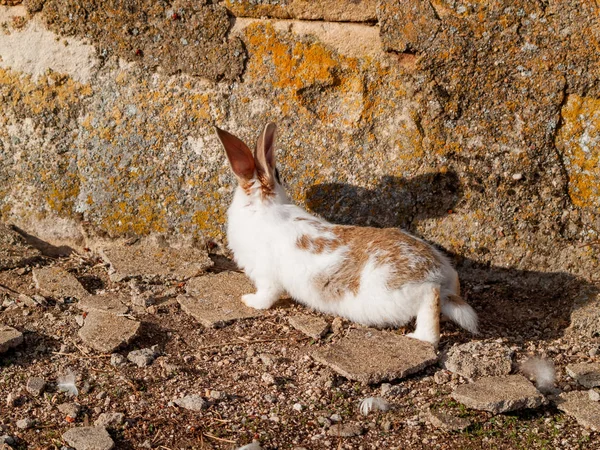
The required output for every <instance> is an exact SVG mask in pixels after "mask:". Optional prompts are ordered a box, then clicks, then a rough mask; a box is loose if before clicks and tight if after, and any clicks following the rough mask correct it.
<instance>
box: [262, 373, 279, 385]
mask: <svg viewBox="0 0 600 450" xmlns="http://www.w3.org/2000/svg"><path fill="white" fill-rule="evenodd" d="M260 378H261V380H263V381H264V382H265V383H266V384H275V383H276V382H275V377H274V376H273V375H271V374H270V373H268V372H265V373H263V374H262V375H261V377H260Z"/></svg>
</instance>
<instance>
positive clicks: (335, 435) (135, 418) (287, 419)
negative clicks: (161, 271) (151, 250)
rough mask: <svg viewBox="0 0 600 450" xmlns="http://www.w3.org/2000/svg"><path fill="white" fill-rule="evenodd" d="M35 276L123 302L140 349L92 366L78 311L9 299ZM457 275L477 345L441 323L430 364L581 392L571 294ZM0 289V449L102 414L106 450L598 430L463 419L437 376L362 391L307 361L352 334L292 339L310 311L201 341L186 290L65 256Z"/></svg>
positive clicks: (585, 442)
mask: <svg viewBox="0 0 600 450" xmlns="http://www.w3.org/2000/svg"><path fill="white" fill-rule="evenodd" d="M213 259H214V260H215V262H216V264H215V266H214V267H213V269H212V271H215V272H218V271H221V270H226V269H231V268H232V264H231V262H229V261H227V260H226V259H224V258H222V257H217V256H215V257H213ZM36 266H38V267H41V266H60V267H62V268H64V269H65V270H66V271H68V272H69V273H71V274H72V275H74V276H75V277H76V278H77V279H78V280H79V281H80V282H81V283H82V285H83V286H84V287H85V289H86V290H87V291H89V292H90V293H92V294H95V293H101V292H120V293H123V294H125V295H126V296H130V297H131V298H132V303H131V304H130V305H129V306H130V313H129V315H130V316H133V317H135V318H136V319H138V320H139V321H141V323H142V325H141V328H140V333H139V335H138V337H137V338H136V339H135V340H134V341H133V342H132V343H130V344H129V345H128V346H127V347H125V348H122V349H120V350H118V351H117V353H116V354H112V355H111V354H101V353H99V352H96V351H94V350H92V349H91V348H89V347H88V346H86V345H85V344H84V343H83V342H82V341H81V339H80V338H79V337H78V334H77V332H78V330H79V328H80V325H79V323H81V321H82V312H81V310H80V309H79V308H78V307H77V301H76V300H73V299H68V298H67V299H66V300H65V299H55V298H52V297H45V302H44V301H43V300H42V298H41V297H35V299H37V301H38V303H36V304H32V305H29V306H27V305H25V304H24V302H23V301H15V299H16V298H18V295H17V293H20V294H26V295H27V296H30V297H32V296H34V295H39V291H38V290H37V289H36V287H35V283H34V280H33V273H32V272H33V269H34V268H35V267H36ZM463 274H464V277H463V279H464V282H463V284H464V292H465V294H466V297H467V298H468V300H469V302H470V303H471V304H472V305H473V306H474V307H475V308H476V309H477V310H478V312H479V314H480V317H481V322H482V326H481V329H482V333H481V334H480V335H479V336H475V337H474V336H470V335H468V334H467V333H466V332H464V331H462V330H459V329H458V328H456V327H455V326H454V325H452V324H450V323H444V324H442V330H443V336H442V341H441V344H440V352H441V353H444V352H446V351H447V350H448V349H450V348H451V347H452V346H453V345H456V344H464V343H467V342H471V341H474V340H476V341H481V342H484V343H495V344H504V345H505V346H506V347H509V348H510V349H511V350H512V351H513V369H512V371H513V373H514V372H516V371H517V370H518V369H517V367H518V364H519V363H520V362H522V361H523V360H525V359H527V358H528V357H530V356H533V355H537V356H541V357H545V358H549V359H551V360H552V361H553V362H554V364H555V366H556V372H557V380H556V387H557V388H558V389H559V390H562V391H571V390H584V388H583V387H582V386H578V385H577V383H576V381H575V380H573V379H572V378H570V377H569V376H568V375H567V373H566V371H565V366H566V365H567V364H574V363H582V362H598V352H599V346H600V342H599V340H598V339H597V338H581V337H578V336H576V335H572V334H570V333H565V328H566V327H567V326H568V323H569V322H568V320H569V308H570V303H572V300H569V299H572V298H574V296H575V295H576V292H575V290H576V289H577V288H578V285H576V284H573V283H571V284H569V283H566V284H565V283H562V285H561V288H560V295H557V291H556V288H555V287H553V286H547V287H546V288H541V287H540V286H539V285H531V286H530V289H529V290H527V289H525V290H523V288H522V286H523V285H527V281H528V279H523V280H522V283H521V287H518V286H519V280H515V279H512V281H511V282H510V283H509V282H502V281H499V280H496V281H492V282H488V281H486V282H485V283H486V284H482V279H483V278H481V276H480V272H478V271H477V270H475V269H473V268H470V269H463V270H462V271H461V275H463ZM509 275H510V274H509ZM522 276H523V277H525V275H523V274H522ZM525 278H526V277H525ZM557 282H558V283H561V282H562V281H561V280H560V279H559V280H557ZM0 285H1V287H2V291H0V292H1V293H0V300H2V302H3V303H2V307H1V308H0V324H2V325H7V326H10V327H14V328H16V329H17V330H19V331H21V332H23V334H24V343H23V344H21V345H20V346H18V347H16V348H14V349H12V350H9V351H8V352H6V353H4V354H1V355H0V412H1V414H0V417H1V419H0V436H2V435H6V436H10V438H12V439H13V441H11V442H12V444H11V445H12V446H13V447H14V448H17V449H26V448H27V449H38V448H39V449H60V448H68V447H63V446H65V445H66V444H65V441H64V440H63V438H62V436H63V434H64V433H65V432H66V431H67V430H69V429H70V428H73V427H79V426H84V425H93V424H94V422H96V421H97V420H98V418H99V416H101V414H104V413H122V414H123V417H122V419H121V420H119V419H116V420H114V422H113V423H112V424H108V426H107V429H108V431H109V433H110V436H111V438H112V439H113V440H114V442H115V448H118V449H133V448H157V449H167V450H168V449H173V450H174V449H184V448H215V449H231V448H238V447H239V446H242V445H245V444H248V443H251V442H252V441H253V440H256V441H259V442H260V445H261V446H262V448H265V449H276V448H277V449H279V448H281V449H286V448H297V449H300V448H306V449H330V448H339V449H383V448H403V449H416V448H440V449H448V448H461V449H469V448H471V449H481V448H498V449H507V448H526V449H531V448H561V449H563V448H569V449H570V448H581V449H591V448H600V433H597V432H594V431H589V430H586V429H585V428H584V427H582V426H580V425H579V424H577V422H576V421H575V419H574V418H572V417H569V416H568V415H566V414H564V413H563V412H561V411H559V410H558V409H557V408H556V407H555V406H554V405H553V403H552V402H548V404H546V405H545V406H542V407H539V408H537V409H535V410H521V411H516V412H511V413H506V414H499V415H493V414H491V413H488V412H481V411H475V410H470V409H468V408H466V407H465V406H463V405H461V404H459V403H457V402H456V401H454V400H453V399H452V398H451V397H450V393H451V392H452V390H453V389H454V388H455V387H456V386H458V385H460V384H464V383H466V382H467V380H466V379H465V378H463V377H462V376H460V375H458V374H456V373H451V372H450V371H447V370H445V369H443V368H441V367H440V366H439V365H434V366H431V367H428V368H427V369H425V370H423V371H422V372H420V373H418V374H417V375H413V376H411V377H409V378H406V379H403V380H393V381H392V382H391V385H390V384H384V385H370V386H364V385H361V384H360V383H357V382H353V381H349V380H347V379H345V378H343V377H341V376H338V375H336V374H335V373H334V372H333V371H332V370H331V369H329V368H326V367H324V366H322V365H321V364H319V363H317V362H315V361H314V360H313V359H312V358H311V356H310V354H311V353H312V352H313V351H314V350H315V349H317V348H319V347H322V346H325V345H328V344H330V343H332V342H336V341H337V340H338V339H340V338H341V337H343V336H344V335H345V334H346V333H347V332H348V330H350V329H352V328H356V327H357V326H356V325H354V324H352V323H349V322H346V321H340V320H339V319H336V321H335V323H334V324H333V326H332V327H331V329H332V330H333V331H330V332H329V333H328V334H326V335H325V336H324V337H323V338H321V339H315V338H310V337H308V336H306V335H304V334H303V333H301V332H300V331H298V330H296V329H294V328H293V327H291V326H290V324H289V321H288V320H289V317H290V316H293V315H295V314H299V313H304V314H310V315H314V316H320V317H322V318H324V319H325V320H326V321H327V322H329V323H331V322H332V321H333V320H334V317H331V316H326V315H319V314H317V313H314V312H311V311H308V310H307V309H306V308H304V307H302V306H299V305H296V304H294V303H292V302H283V303H282V304H281V305H280V306H279V307H277V308H274V309H272V310H269V311H267V312H266V313H265V314H264V315H263V316H261V317H258V318H253V319H247V320H240V321H237V322H234V323H232V324H229V325H227V326H224V327H222V328H205V327H203V326H201V325H199V324H198V322H196V321H195V320H194V319H193V318H192V317H191V316H189V315H188V314H186V313H185V312H184V311H182V310H181V308H180V306H179V304H178V302H177V301H176V296H177V295H178V294H181V293H183V292H184V290H185V285H186V282H168V281H164V280H154V281H151V282H150V281H148V282H143V281H138V282H136V283H131V282H127V281H122V282H118V283H116V282H112V281H111V280H110V278H109V274H108V267H107V266H106V264H105V263H103V262H102V261H101V260H100V259H98V258H96V257H93V256H89V257H88V256H80V255H75V254H73V255H71V256H69V257H64V258H58V259H57V258H48V257H41V258H40V259H39V260H38V261H37V262H35V263H29V265H26V266H25V267H20V268H16V269H8V270H4V271H0ZM536 286H537V287H536ZM140 292H142V293H143V292H148V293H151V294H152V295H147V296H146V298H151V299H152V301H148V302H145V303H146V304H147V305H148V306H143V303H142V304H141V302H140V301H139V298H140ZM141 297H143V295H142V296H141ZM133 299H137V300H135V301H133ZM39 303H41V304H39ZM397 332H398V333H404V332H406V330H404V329H400V330H397ZM139 349H151V350H149V351H147V352H146V353H147V354H151V355H152V356H153V357H154V359H153V360H152V357H149V358H147V359H146V360H145V361H146V362H140V363H139V365H141V366H142V367H140V366H139V365H138V364H135V363H133V362H131V361H129V360H128V359H127V357H128V355H129V352H130V351H133V350H139ZM117 355H122V356H117ZM132 359H134V360H136V359H135V358H132ZM136 361H138V360H136ZM144 364H147V365H144ZM68 373H72V374H73V375H74V384H75V386H76V388H77V391H78V392H77V395H76V396H72V395H70V394H69V393H68V392H62V391H61V390H60V389H59V388H58V386H57V382H58V381H60V380H61V377H64V376H65V374H68ZM33 377H38V378H41V379H43V380H44V381H45V382H46V385H45V388H44V390H43V392H42V393H41V394H39V395H36V394H38V392H39V390H38V392H36V390H35V388H36V383H35V382H34V381H35V380H34V381H30V385H31V389H27V385H28V380H30V379H31V378H33ZM63 381H64V380H63ZM37 387H38V388H39V380H38V383H37ZM194 395H195V396H197V397H195V400H196V401H197V403H196V405H197V406H198V407H197V408H196V409H198V410H190V409H186V408H183V407H181V406H178V404H179V405H181V404H182V403H185V402H181V401H177V402H176V400H178V399H179V398H181V397H185V396H194ZM199 397H200V398H199ZM366 397H384V398H385V399H386V400H387V402H388V403H389V404H390V405H391V408H390V409H389V410H388V411H386V412H383V411H371V412H370V413H369V414H368V415H366V416H365V415H362V414H361V412H360V409H359V405H360V402H361V400H362V399H364V398H366ZM429 411H433V412H434V413H442V414H449V415H451V416H453V417H454V418H465V419H468V420H469V421H470V425H469V426H467V427H466V428H464V426H463V428H464V429H462V430H461V431H446V430H445V428H444V427H443V426H440V424H439V421H438V420H434V421H433V422H434V423H436V425H435V426H434V425H432V423H431V421H430V419H429V418H428V417H429V415H430V413H429ZM438 416H439V414H438ZM102 418H104V419H105V418H106V416H103V417H102ZM102 418H101V419H102ZM24 419H25V420H24ZM104 424H105V425H106V422H104ZM340 435H349V436H340ZM0 439H1V438H0ZM1 445H2V441H1V440H0V446H1Z"/></svg>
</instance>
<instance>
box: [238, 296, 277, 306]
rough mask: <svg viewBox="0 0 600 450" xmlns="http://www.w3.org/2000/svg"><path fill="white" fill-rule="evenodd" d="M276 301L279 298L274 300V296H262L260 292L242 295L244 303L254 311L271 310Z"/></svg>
mask: <svg viewBox="0 0 600 450" xmlns="http://www.w3.org/2000/svg"><path fill="white" fill-rule="evenodd" d="M276 300H277V298H275V299H273V298H272V296H268V297H267V296H264V295H260V293H258V292H257V293H256V294H245V295H242V303H244V305H246V306H249V307H250V308H254V309H269V308H270V307H271V306H273V303H275V301H276Z"/></svg>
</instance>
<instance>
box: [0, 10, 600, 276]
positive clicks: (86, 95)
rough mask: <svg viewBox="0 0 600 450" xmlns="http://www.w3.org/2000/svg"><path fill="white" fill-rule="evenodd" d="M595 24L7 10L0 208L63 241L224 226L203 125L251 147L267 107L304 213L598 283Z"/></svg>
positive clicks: (211, 143) (1, 51) (527, 13)
mask: <svg viewBox="0 0 600 450" xmlns="http://www.w3.org/2000/svg"><path fill="white" fill-rule="evenodd" d="M15 3H19V2H15V1H8V2H6V1H4V2H2V4H3V5H6V4H9V5H10V4H15ZM599 22H600V6H599V5H598V3H597V2H596V1H593V0H572V1H568V0H563V1H557V0H543V1H542V0H539V1H538V0H533V1H532V0H510V1H509V0H489V1H485V0H470V1H467V0H431V1H422V0H394V1H392V0H380V1H376V0H324V1H308V0H253V1H248V0H226V1H212V2H211V1H208V0H204V1H203V0H174V1H161V2H156V1H150V0H132V1H127V2H124V1H118V0H108V1H90V0H85V1H84V0H75V1H73V0H71V1H67V0H46V1H44V0H28V1H27V0H26V1H25V2H24V3H23V4H21V5H16V6H0V24H1V30H0V56H1V58H0V96H1V98H2V114H1V115H0V215H1V216H0V217H1V220H2V221H4V222H12V223H14V224H16V225H17V226H19V227H20V228H22V229H23V230H25V231H27V232H29V233H32V234H35V235H36V236H39V237H41V238H42V239H46V240H49V241H50V242H52V243H56V244H64V243H69V244H70V245H75V246H77V245H79V246H83V245H86V244H85V243H84V233H82V227H81V224H84V225H85V227H84V228H85V229H86V230H88V231H87V233H89V230H94V232H95V233H96V234H98V235H108V236H109V237H112V238H114V237H120V236H131V235H136V236H140V235H148V234H154V233H165V234H168V235H173V236H180V237H194V238H197V239H198V240H199V241H209V240H210V241H214V242H216V243H219V242H222V240H223V238H224V235H223V231H224V223H225V211H226V208H227V205H228V202H229V200H230V198H231V194H232V191H233V188H234V185H235V180H234V178H233V176H232V175H231V174H230V173H229V169H228V165H227V163H226V161H225V158H224V155H223V152H222V150H221V148H220V145H219V144H218V142H217V140H216V138H215V136H214V134H213V131H212V126H213V125H218V126H220V127H222V128H224V129H227V130H229V131H231V132H233V133H234V134H237V135H239V136H240V137H242V138H243V139H245V140H247V141H248V142H251V143H253V142H254V140H255V139H256V137H257V135H258V133H259V130H261V128H262V127H263V126H264V124H265V123H266V122H267V121H275V122H276V123H277V124H278V126H279V130H278V145H277V148H278V155H279V164H280V167H281V172H282V174H283V178H284V180H285V182H286V183H287V184H288V187H289V192H290V194H291V196H292V197H293V199H294V200H295V201H296V202H297V203H299V204H301V205H303V206H305V207H307V208H308V209H310V210H311V211H313V212H316V213H318V214H320V215H322V216H324V217H326V218H328V219H330V220H332V221H336V222H340V223H357V224H363V225H373V226H402V227H405V228H407V229H409V230H411V231H413V232H415V233H416V234H418V235H420V236H423V237H425V238H426V239H428V240H430V241H432V242H435V243H436V244H438V245H439V246H440V247H442V248H444V249H446V250H447V251H448V252H450V253H452V254H454V255H456V257H457V261H467V262H472V263H473V264H491V265H494V266H497V267H512V268H516V269H520V270H538V271H545V272H547V271H566V272H569V273H572V274H577V275H582V276H584V277H586V278H591V279H594V276H596V277H597V275H594V274H596V273H597V272H598V270H599V267H598V256H599V253H600V248H599V247H600V246H599V244H598V242H599V241H598V239H599V235H598V233H600V146H599V144H600V81H599V78H600V23H599Z"/></svg>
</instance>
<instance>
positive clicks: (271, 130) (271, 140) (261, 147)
mask: <svg viewBox="0 0 600 450" xmlns="http://www.w3.org/2000/svg"><path fill="white" fill-rule="evenodd" d="M276 129H277V126H276V125H275V124H274V123H269V124H267V125H266V126H265V129H264V130H263V132H262V134H261V135H260V137H259V138H258V143H257V144H256V161H257V163H258V168H259V169H260V171H261V172H262V173H263V174H264V175H265V176H267V178H272V177H273V172H274V170H275V130H276Z"/></svg>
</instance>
